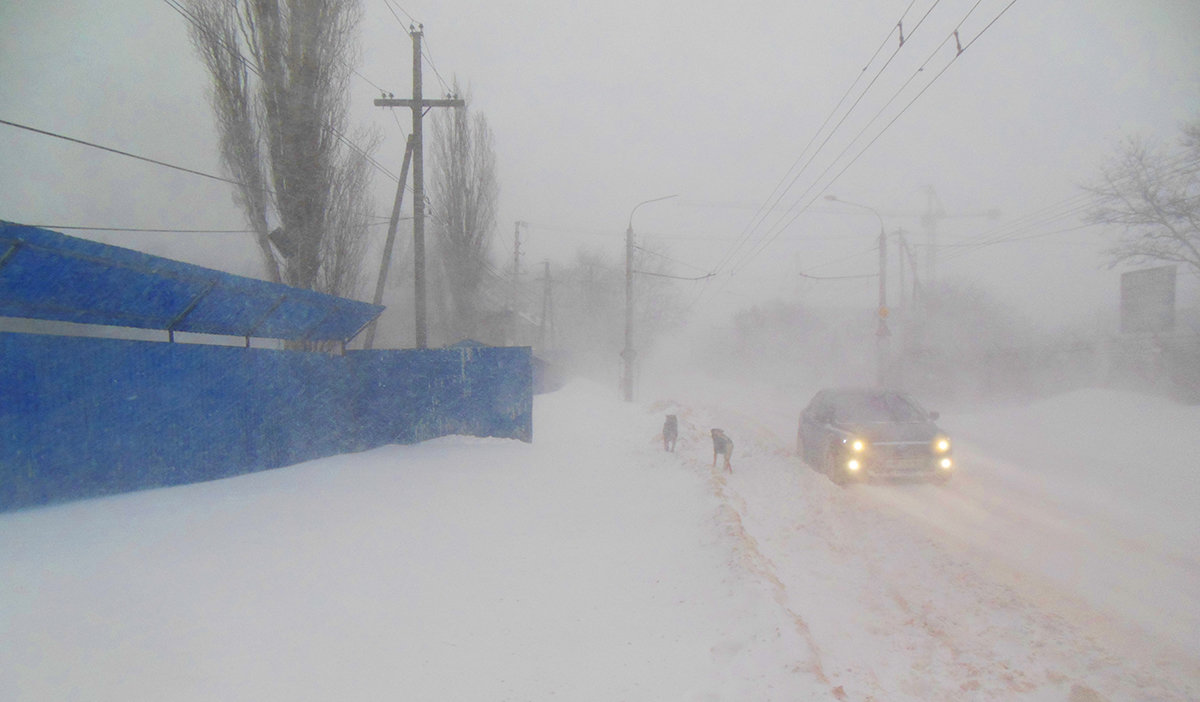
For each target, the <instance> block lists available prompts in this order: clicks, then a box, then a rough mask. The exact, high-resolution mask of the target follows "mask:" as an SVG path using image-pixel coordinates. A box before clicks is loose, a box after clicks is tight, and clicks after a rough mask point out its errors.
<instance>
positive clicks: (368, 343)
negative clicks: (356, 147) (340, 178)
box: [363, 134, 413, 349]
mask: <svg viewBox="0 0 1200 702" xmlns="http://www.w3.org/2000/svg"><path fill="white" fill-rule="evenodd" d="M412 153H413V138H412V135H411V134H410V135H409V136H408V142H407V143H406V144H405V146H404V166H403V167H402V168H401V169H400V182H399V183H397V184H396V199H395V201H394V202H393V203H392V218H391V219H390V220H388V233H387V241H386V242H385V243H384V245H383V260H382V261H380V262H379V277H378V278H376V279H375V297H374V302H375V304H376V305H379V304H382V303H383V288H384V285H385V284H386V283H387V276H388V269H389V268H390V267H391V265H392V246H394V245H395V243H396V227H397V225H399V224H400V206H401V205H402V204H404V184H405V182H407V181H408V164H409V162H410V161H411V160H412ZM378 325H379V317H376V318H375V319H373V320H371V326H370V328H368V329H367V336H366V340H365V341H364V342H363V348H364V349H369V348H371V347H372V346H374V344H375V327H376V326H378Z"/></svg>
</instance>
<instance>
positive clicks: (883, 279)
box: [825, 195, 892, 387]
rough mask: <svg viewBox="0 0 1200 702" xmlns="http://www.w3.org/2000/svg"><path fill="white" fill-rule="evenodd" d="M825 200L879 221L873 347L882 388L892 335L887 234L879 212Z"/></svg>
mask: <svg viewBox="0 0 1200 702" xmlns="http://www.w3.org/2000/svg"><path fill="white" fill-rule="evenodd" d="M825 199H826V200H829V201H830V202H840V203H842V204H843V205H850V206H851V207H861V208H863V209H864V210H870V211H871V213H872V214H874V215H875V217H876V218H877V219H878V220H879V326H878V327H877V328H876V330H875V342H876V343H875V345H876V352H877V353H876V355H877V357H878V358H877V359H876V369H875V382H876V383H877V384H878V385H879V386H880V387H883V385H884V381H885V379H886V378H885V369H886V367H887V340H888V337H890V336H891V335H892V332H891V330H890V329H888V324H887V318H888V307H887V234H886V233H885V232H884V230H883V217H882V216H881V215H880V214H879V212H878V211H877V210H876V209H875V208H874V207H871V206H870V205H864V204H862V203H860V202H851V201H849V200H843V199H841V198H840V197H838V196H837V195H826V196H825Z"/></svg>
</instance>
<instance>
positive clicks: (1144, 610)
mask: <svg viewBox="0 0 1200 702" xmlns="http://www.w3.org/2000/svg"><path fill="white" fill-rule="evenodd" d="M745 392H748V391H747V390H745V389H736V388H735V389H730V388H725V389H724V392H722V400H723V402H722V404H720V405H716V406H698V405H695V404H687V403H682V404H681V403H679V402H674V401H671V402H665V403H659V405H658V409H661V410H662V411H665V412H677V413H680V414H681V415H682V416H683V417H684V418H685V419H684V423H685V425H686V426H688V427H689V429H690V431H689V439H690V443H692V444H694V445H696V446H697V447H704V448H707V445H708V444H709V443H710V442H708V440H707V437H706V436H705V433H706V429H707V428H708V427H709V426H722V427H724V428H725V429H726V431H727V432H729V433H730V434H731V435H733V436H735V437H742V439H743V440H742V441H740V442H739V443H738V452H739V453H740V454H741V455H740V457H739V460H736V461H735V473H734V475H732V476H728V477H726V476H720V477H718V478H716V479H715V480H714V481H713V484H714V492H715V493H716V494H718V495H719V497H720V498H721V500H722V502H723V504H724V505H725V506H726V508H727V509H728V511H729V512H730V518H729V521H730V522H731V524H733V528H734V530H735V531H736V532H739V533H740V534H741V538H742V544H743V545H742V548H743V550H744V552H745V553H746V555H747V560H748V561H749V563H750V567H751V569H752V570H755V571H756V572H758V573H760V575H761V576H762V577H763V579H764V580H765V581H766V582H768V583H769V584H770V587H771V588H772V590H773V591H774V595H775V599H776V600H777V601H778V602H779V603H780V606H781V607H782V608H783V609H784V611H785V614H786V617H787V618H788V619H790V620H793V621H795V622H796V626H797V627H798V628H800V629H802V630H803V631H804V633H805V636H806V638H808V639H809V640H811V641H812V647H813V649H814V650H815V651H816V654H817V657H818V658H819V660H820V667H821V668H822V669H823V670H824V671H825V673H826V675H827V676H828V677H829V678H830V679H831V680H832V681H833V682H834V683H835V684H836V685H838V686H840V687H841V688H842V689H843V690H844V691H845V692H846V693H847V694H848V695H849V696H850V698H851V699H881V700H882V699H887V700H892V699H913V700H931V699H944V700H957V699H964V698H969V699H997V700H1002V699H1026V698H1027V699H1066V698H1067V695H1069V694H1071V691H1072V690H1073V691H1074V695H1075V697H1074V698H1073V699H1093V698H1095V699H1112V700H1116V699H1153V700H1158V699H1195V698H1196V696H1197V694H1198V692H1200V691H1198V684H1197V683H1198V681H1200V658H1198V657H1197V655H1196V653H1195V652H1196V651H1198V650H1200V521H1198V517H1197V506H1198V505H1200V490H1198V487H1200V480H1197V477H1196V475H1195V470H1194V463H1195V456H1197V455H1200V433H1198V432H1197V428H1200V411H1197V410H1198V409H1200V408H1186V407H1179V406H1177V405H1173V404H1171V403H1169V402H1166V401H1163V400H1159V399H1155V398H1144V397H1138V396H1134V395H1127V394H1122V393H1112V392H1103V391H1087V392H1081V393H1074V394H1072V395H1070V396H1066V397H1061V398H1055V399H1053V400H1050V401H1044V402H1040V403H1035V404H1034V405H1033V406H1027V407H1014V408H1009V409H1005V410H991V411H988V412H985V413H979V414H968V415H959V416H951V417H949V418H947V421H944V422H943V426H944V427H945V428H947V429H948V430H950V433H951V435H952V436H955V437H956V439H957V441H956V446H957V448H956V454H957V457H958V463H959V464H960V466H962V471H961V473H960V474H959V475H957V476H956V477H955V479H954V480H952V481H951V482H950V483H949V484H947V485H945V486H934V485H926V484H911V483H907V484H905V483H900V484H895V483H892V484H869V485H854V486H851V487H849V488H839V487H837V486H835V485H833V484H832V483H831V482H830V481H828V480H827V479H826V478H825V477H823V476H821V475H819V474H818V473H816V472H814V471H812V470H810V469H808V468H807V466H805V465H804V464H803V463H802V462H800V460H799V459H798V458H796V457H794V456H792V455H790V453H791V447H792V446H793V445H794V435H795V422H796V416H797V415H798V412H799V409H800V408H801V407H802V405H803V401H801V402H799V403H791V402H790V400H788V399H784V400H779V399H778V397H775V399H774V400H773V396H775V393H773V392H772V391H770V390H769V389H767V390H764V391H763V392H762V394H761V395H759V396H758V398H757V401H754V402H752V401H750V400H749V399H747V398H738V394H739V393H745ZM731 407H740V408H743V409H742V410H741V411H738V412H734V411H731ZM747 407H754V411H753V413H752V414H751V413H747V411H746V410H745V408H747ZM1147 444H1149V446H1150V448H1147ZM696 453H699V451H697V452H696ZM700 460H701V462H704V461H706V460H707V456H704V457H702V458H701V459H700ZM1064 691H1065V692H1064ZM1093 693H1094V695H1093ZM1089 695H1092V696H1090V697H1089ZM1095 695H1099V696H1098V697H1097V696H1095Z"/></svg>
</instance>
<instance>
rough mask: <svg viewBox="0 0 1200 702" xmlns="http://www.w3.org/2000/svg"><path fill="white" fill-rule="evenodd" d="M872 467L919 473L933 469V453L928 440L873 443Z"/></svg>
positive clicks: (888, 470)
mask: <svg viewBox="0 0 1200 702" xmlns="http://www.w3.org/2000/svg"><path fill="white" fill-rule="evenodd" d="M871 448H872V459H873V460H872V461H871V463H872V468H873V469H874V470H875V471H876V472H880V473H917V472H924V471H930V470H933V469H934V467H935V463H934V456H933V453H932V452H931V451H930V450H929V444H928V443H927V442H923V441H921V442H894V443H879V444H873V445H872V446H871Z"/></svg>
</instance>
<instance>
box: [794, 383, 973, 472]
mask: <svg viewBox="0 0 1200 702" xmlns="http://www.w3.org/2000/svg"><path fill="white" fill-rule="evenodd" d="M937 419H938V413H937V412H927V411H926V410H925V409H924V408H923V407H921V405H920V404H918V403H917V401H916V400H914V399H913V398H912V396H910V395H909V394H908V393H905V392H900V391H897V390H885V389H874V388H831V389H826V390H821V391H820V392H818V393H817V394H816V395H815V396H814V397H813V399H812V401H811V402H809V403H808V406H807V407H806V408H805V409H804V412H802V413H801V415H800V424H799V428H798V429H797V431H796V453H797V454H799V455H800V457H801V458H802V459H803V460H804V462H806V463H808V465H810V466H812V467H813V468H815V469H816V470H818V471H820V472H823V473H825V474H826V475H828V476H829V478H830V479H831V480H833V481H834V482H835V483H838V484H845V483H847V482H854V481H863V480H867V479H869V478H872V477H875V478H911V479H926V480H931V481H935V482H944V481H946V480H948V479H949V478H950V476H951V475H952V474H953V473H954V470H955V463H954V456H953V454H952V451H951V445H950V438H949V437H948V436H946V434H945V433H944V432H942V431H941V429H939V428H938V426H937V424H935V423H934V422H935V421H936V420H937Z"/></svg>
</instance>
